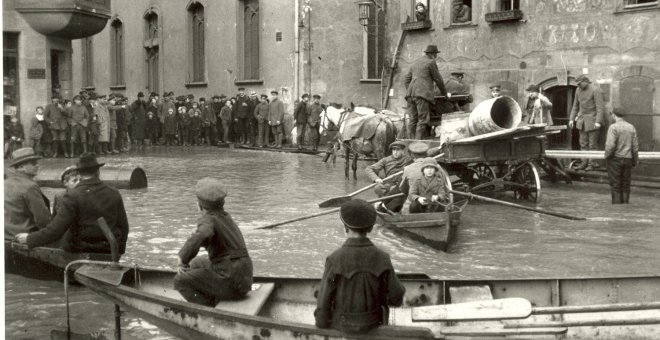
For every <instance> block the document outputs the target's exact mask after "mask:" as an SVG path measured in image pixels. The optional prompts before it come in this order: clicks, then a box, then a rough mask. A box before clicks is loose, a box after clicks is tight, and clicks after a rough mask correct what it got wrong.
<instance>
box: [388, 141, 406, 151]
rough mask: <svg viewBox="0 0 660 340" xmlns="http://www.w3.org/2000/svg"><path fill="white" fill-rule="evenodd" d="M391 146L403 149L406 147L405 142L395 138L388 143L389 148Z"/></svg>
mask: <svg viewBox="0 0 660 340" xmlns="http://www.w3.org/2000/svg"><path fill="white" fill-rule="evenodd" d="M392 148H400V149H405V148H406V143H404V142H402V141H400V140H395V141H394V142H392V144H390V149H392Z"/></svg>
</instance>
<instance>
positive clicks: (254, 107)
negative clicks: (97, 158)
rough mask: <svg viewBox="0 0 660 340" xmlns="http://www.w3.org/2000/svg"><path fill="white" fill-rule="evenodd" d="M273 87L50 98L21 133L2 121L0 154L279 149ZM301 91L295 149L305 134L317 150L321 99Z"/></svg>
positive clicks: (280, 111)
mask: <svg viewBox="0 0 660 340" xmlns="http://www.w3.org/2000/svg"><path fill="white" fill-rule="evenodd" d="M278 95H279V93H278V91H271V92H270V97H269V96H268V95H266V94H261V95H260V96H257V93H256V92H255V91H251V93H250V95H249V96H248V95H247V93H246V92H245V89H244V88H239V89H238V94H237V95H236V96H233V97H229V98H228V97H227V96H225V95H214V96H212V97H211V98H210V100H207V99H206V98H204V97H201V98H199V99H198V100H195V96H194V95H192V94H189V95H187V96H185V95H184V96H177V97H175V96H174V92H165V93H163V96H162V97H160V96H159V95H158V94H157V93H153V92H152V93H151V94H150V95H149V97H148V98H147V97H145V94H144V93H143V92H139V93H138V94H137V99H135V100H134V101H133V102H130V103H129V99H128V98H127V97H125V96H123V95H122V94H115V93H113V94H110V95H108V96H106V95H99V94H96V93H94V92H87V91H81V92H80V93H79V94H78V95H76V96H74V97H73V98H72V100H62V98H60V97H58V96H53V99H52V102H51V103H50V104H48V105H46V106H45V107H42V106H38V107H36V108H35V111H34V116H33V117H31V119H30V126H29V127H28V129H27V136H25V135H24V134H25V133H24V129H23V126H22V125H21V124H20V122H19V120H18V118H17V117H12V119H11V122H6V123H5V126H4V128H5V155H6V156H9V155H11V153H12V152H13V151H14V150H17V149H19V148H21V147H23V146H27V147H31V148H33V149H34V150H35V152H36V153H37V154H39V155H40V156H42V157H67V158H68V157H75V156H76V155H79V154H81V153H84V152H87V151H90V152H95V153H97V154H117V153H121V152H126V151H128V150H129V147H130V146H131V145H134V146H138V147H139V146H143V145H180V146H189V145H208V146H212V145H219V144H222V143H224V144H226V143H240V144H243V145H250V146H254V147H267V146H270V147H275V148H281V147H282V142H283V139H284V136H285V132H284V114H285V107H284V104H283V103H282V101H281V100H280V99H279V98H278ZM312 98H313V100H312V102H310V99H311V98H310V95H309V94H303V95H302V97H301V99H300V101H299V102H298V103H297V104H296V107H295V112H294V120H295V124H296V127H297V129H298V131H301V132H299V133H298V140H297V142H298V143H297V144H298V148H302V146H303V143H304V142H305V132H306V131H309V133H310V141H311V143H312V148H313V149H314V150H317V149H318V144H319V139H320V135H319V127H320V120H321V117H320V115H321V113H322V112H323V107H322V105H321V103H320V100H321V96H319V95H314V96H312Z"/></svg>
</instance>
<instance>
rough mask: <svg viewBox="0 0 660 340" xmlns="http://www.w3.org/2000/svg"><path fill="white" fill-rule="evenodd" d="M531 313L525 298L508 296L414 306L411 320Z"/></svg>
mask: <svg viewBox="0 0 660 340" xmlns="http://www.w3.org/2000/svg"><path fill="white" fill-rule="evenodd" d="M531 314H532V305H531V304H530V303H529V301H527V300H526V299H522V298H508V299H497V300H485V301H474V302H465V303H455V304H448V305H435V306H424V307H415V308H413V309H412V320H413V321H478V320H503V319H524V318H526V317H528V316H530V315H531Z"/></svg>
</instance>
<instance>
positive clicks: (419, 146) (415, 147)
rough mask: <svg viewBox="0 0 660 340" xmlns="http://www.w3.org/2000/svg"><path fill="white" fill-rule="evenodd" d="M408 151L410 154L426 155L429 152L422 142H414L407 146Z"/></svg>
mask: <svg viewBox="0 0 660 340" xmlns="http://www.w3.org/2000/svg"><path fill="white" fill-rule="evenodd" d="M408 150H409V151H410V152H412V153H417V154H426V152H427V151H429V146H428V145H427V144H426V143H424V142H414V143H412V144H410V145H408Z"/></svg>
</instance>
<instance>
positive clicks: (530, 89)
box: [525, 84, 541, 92]
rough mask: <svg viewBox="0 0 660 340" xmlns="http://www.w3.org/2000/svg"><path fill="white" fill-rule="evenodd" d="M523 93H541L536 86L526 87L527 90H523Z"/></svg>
mask: <svg viewBox="0 0 660 340" xmlns="http://www.w3.org/2000/svg"><path fill="white" fill-rule="evenodd" d="M525 91H529V92H541V91H540V90H539V86H538V85H534V84H532V85H529V86H527V89H525Z"/></svg>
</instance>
